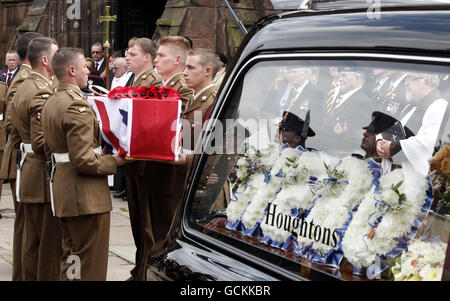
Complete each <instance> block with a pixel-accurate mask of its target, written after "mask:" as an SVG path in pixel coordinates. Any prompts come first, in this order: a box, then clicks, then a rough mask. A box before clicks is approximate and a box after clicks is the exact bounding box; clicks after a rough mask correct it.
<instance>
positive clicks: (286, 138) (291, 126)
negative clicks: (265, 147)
mask: <svg viewBox="0 0 450 301" xmlns="http://www.w3.org/2000/svg"><path fill="white" fill-rule="evenodd" d="M304 127H305V122H304V121H303V119H301V118H300V117H298V116H297V115H295V114H293V113H291V112H288V111H285V112H283V119H282V120H281V122H280V127H279V129H280V141H281V142H282V143H283V144H287V145H288V146H289V147H292V148H297V147H298V146H301V147H303V148H305V142H306V139H307V138H308V137H313V136H315V135H316V133H315V132H314V131H313V130H312V129H311V128H310V127H308V129H307V130H306V129H305V130H304Z"/></svg>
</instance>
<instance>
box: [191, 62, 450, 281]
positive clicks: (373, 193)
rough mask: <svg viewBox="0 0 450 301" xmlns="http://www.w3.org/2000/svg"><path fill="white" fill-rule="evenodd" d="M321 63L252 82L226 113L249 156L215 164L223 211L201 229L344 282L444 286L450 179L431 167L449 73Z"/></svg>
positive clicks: (257, 71) (260, 69) (443, 135)
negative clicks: (236, 126) (236, 124)
mask: <svg viewBox="0 0 450 301" xmlns="http://www.w3.org/2000/svg"><path fill="white" fill-rule="evenodd" d="M314 63H317V64H314ZM314 63H312V62H309V63H304V62H302V63H298V62H291V63H290V64H289V63H286V61H283V62H263V63H259V64H256V65H255V66H254V67H252V68H251V69H250V70H249V71H248V72H247V74H246V76H245V79H244V81H245V87H246V89H237V92H236V93H235V95H234V98H233V101H234V102H235V103H236V105H235V106H233V108H235V107H239V110H236V109H234V110H235V111H233V112H230V113H228V112H226V113H225V117H226V118H230V117H231V118H233V119H234V120H240V123H239V124H240V126H243V127H245V128H246V130H247V132H246V134H245V135H244V137H240V138H238V140H239V139H241V140H240V144H242V145H243V147H244V151H243V152H242V153H241V154H238V155H234V156H233V155H227V154H224V155H217V154H215V155H212V156H209V158H208V160H207V163H206V165H205V169H204V171H203V175H212V174H214V175H215V176H217V177H218V178H219V179H222V181H220V180H219V181H218V183H217V182H215V183H214V185H215V187H219V188H220V189H216V190H214V189H211V187H212V186H208V185H211V182H209V183H208V181H206V182H205V183H203V184H204V185H203V184H202V185H200V186H202V187H201V188H200V189H198V190H197V192H196V200H197V201H198V202H202V201H203V202H206V201H205V200H206V199H209V202H211V201H214V200H216V201H215V203H214V205H213V206H212V207H214V209H212V210H209V211H208V213H207V214H206V215H204V216H202V215H201V214H200V217H203V218H199V219H197V222H198V223H199V224H200V225H202V226H203V227H205V228H208V229H210V230H215V231H217V232H218V233H220V234H221V235H225V236H228V237H232V238H234V239H236V240H240V241H243V242H245V243H248V244H250V245H252V246H253V247H256V248H259V249H263V250H265V251H267V252H269V253H272V254H275V255H277V256H281V257H284V258H286V259H288V260H290V261H293V262H298V263H300V264H301V265H306V266H309V267H312V268H314V269H317V270H320V271H321V272H325V273H328V274H330V275H332V276H333V277H337V278H340V279H346V280H366V279H371V280H372V279H378V280H396V281H402V280H424V281H429V280H442V279H444V280H445V275H446V273H445V270H446V269H447V270H448V269H449V267H446V265H445V264H446V257H447V255H446V254H447V253H448V250H447V244H448V238H449V234H450V219H449V216H448V211H445V210H444V209H442V208H443V206H442V202H445V200H446V199H445V197H444V196H445V195H446V193H447V194H448V185H446V183H448V182H446V181H447V179H448V178H447V176H448V171H447V172H446V171H437V170H435V169H430V165H429V160H430V159H431V158H435V157H434V156H435V155H436V152H437V151H438V150H439V149H441V148H442V147H443V146H445V142H446V141H448V140H449V138H450V137H448V136H447V135H448V134H449V133H450V132H449V131H448V128H447V127H448V125H447V121H448V102H447V99H448V96H449V91H450V89H449V88H448V87H449V86H447V85H448V83H447V82H444V81H443V80H442V79H443V78H444V77H443V75H444V74H443V73H442V70H432V71H429V70H428V71H426V72H425V71H422V70H421V72H418V71H417V66H414V67H415V68H414V69H413V68H412V67H411V66H406V65H401V64H397V65H396V64H390V65H389V67H388V65H387V64H386V63H384V64H383V63H372V64H373V65H372V66H371V65H370V64H368V63H367V62H365V63H359V62H350V63H346V64H343V63H342V62H340V64H333V65H324V63H323V62H314ZM290 86H291V87H290ZM383 86H384V87H383ZM426 92H427V93H426ZM256 107H259V108H260V109H259V110H257V112H256V111H255V110H254V109H253V110H249V108H256ZM251 119H253V120H257V122H249V121H248V120H251ZM262 120H263V121H262ZM225 136H226V140H227V139H228V141H231V140H232V141H236V137H235V136H234V132H233V133H232V134H228V132H227V133H226V134H225ZM441 153H442V151H441ZM438 155H439V154H437V156H438ZM441 157H442V156H441ZM444 157H445V156H444ZM223 158H226V160H221V159H223ZM223 161H226V162H227V163H226V164H224V165H222V167H221V168H220V164H221V163H220V164H219V162H223ZM435 165H437V164H435ZM224 166H226V167H225V168H224ZM432 166H433V164H432ZM433 173H438V174H439V177H437V176H436V175H435V176H433ZM205 178H208V176H206V177H205ZM438 178H439V179H440V181H439V180H436V179H438ZM438 182H439V183H438ZM439 185H440V186H439ZM442 186H444V188H442ZM438 187H439V189H438ZM219 190H220V191H219ZM438 190H441V191H442V193H441V195H440V196H439V195H438V194H437V191H438ZM208 191H209V192H208ZM213 191H214V192H213ZM208 193H209V197H205V196H206V195H208ZM200 196H201V198H200ZM218 199H220V200H221V201H220V203H221V204H220V206H219V204H218V203H219V202H218V201H217V200H218ZM210 207H211V206H210ZM220 219H222V222H220ZM294 270H295V268H294ZM447 273H448V271H447ZM302 276H305V275H302ZM306 276H307V275H306Z"/></svg>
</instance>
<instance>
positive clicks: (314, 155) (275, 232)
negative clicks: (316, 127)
mask: <svg viewBox="0 0 450 301" xmlns="http://www.w3.org/2000/svg"><path fill="white" fill-rule="evenodd" d="M324 159H325V161H327V162H328V164H334V165H336V164H337V163H338V162H339V160H337V161H335V162H333V161H332V160H329V157H326V155H322V154H321V153H318V152H304V153H303V154H302V155H301V156H300V157H299V158H298V157H294V158H290V157H286V161H285V166H286V169H287V170H286V177H285V180H284V181H283V183H282V185H281V191H280V192H279V193H278V194H277V195H276V198H275V200H274V201H273V202H272V205H273V206H276V207H274V208H276V213H277V214H279V213H281V214H282V215H283V216H292V213H293V212H302V213H303V214H302V215H304V214H305V213H306V211H307V210H309V209H310V208H311V207H312V206H313V200H314V194H313V193H312V191H311V189H310V182H311V178H323V177H325V176H326V175H327V170H326V168H325V164H324V163H325V162H324ZM264 221H265V219H263V222H262V223H261V229H262V230H263V232H264V236H265V238H266V240H267V239H270V240H271V242H272V243H273V242H275V243H278V244H279V245H280V244H282V243H284V242H286V240H287V239H288V238H289V236H290V235H291V233H292V231H294V230H296V229H294V228H293V227H292V224H288V225H283V227H281V228H280V227H278V225H277V224H276V223H275V224H274V223H270V222H264ZM293 224H294V225H295V223H293Z"/></svg>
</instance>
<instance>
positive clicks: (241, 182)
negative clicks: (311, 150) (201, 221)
mask: <svg viewBox="0 0 450 301" xmlns="http://www.w3.org/2000/svg"><path fill="white" fill-rule="evenodd" d="M279 152H280V145H278V144H273V145H271V146H270V147H269V148H267V149H265V150H256V149H255V148H254V147H250V148H249V149H248V150H247V152H246V154H245V156H244V157H242V158H240V159H239V160H238V162H237V163H236V177H237V180H236V182H235V183H233V184H234V185H233V186H237V187H236V192H235V193H234V197H235V198H233V200H232V202H230V203H229V205H228V207H227V210H226V214H227V220H228V221H230V222H231V223H232V224H235V223H236V222H237V221H239V220H240V219H241V217H242V214H243V213H244V212H245V210H246V209H247V207H248V205H249V203H250V202H251V201H252V199H253V198H254V196H255V194H256V193H257V192H258V191H260V190H261V189H263V188H264V187H265V186H266V185H265V175H264V172H268V171H270V169H271V167H272V165H273V164H274V162H275V160H276V159H277V158H278V155H279Z"/></svg>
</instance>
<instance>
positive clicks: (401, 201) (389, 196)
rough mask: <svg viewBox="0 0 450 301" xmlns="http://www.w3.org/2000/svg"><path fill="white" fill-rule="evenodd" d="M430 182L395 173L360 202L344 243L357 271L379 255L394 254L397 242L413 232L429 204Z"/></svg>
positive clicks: (400, 171) (404, 172) (406, 172)
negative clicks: (427, 196) (378, 188)
mask: <svg viewBox="0 0 450 301" xmlns="http://www.w3.org/2000/svg"><path fill="white" fill-rule="evenodd" d="M426 190H427V182H426V180H425V178H424V177H422V176H421V175H419V174H417V173H415V172H414V171H412V170H405V169H396V170H394V171H392V172H390V173H388V174H386V175H384V176H382V177H381V178H380V191H379V192H375V191H374V189H372V191H371V192H370V193H369V194H367V195H366V196H365V198H364V200H363V201H362V202H361V204H360V206H359V208H358V211H357V212H356V213H355V215H354V216H353V220H352V222H351V224H350V225H349V227H348V229H347V231H346V233H345V235H344V238H343V241H342V249H343V251H344V256H345V257H346V258H347V260H348V261H349V262H350V263H351V264H352V265H353V266H354V267H355V268H357V269H361V268H363V267H369V266H370V265H372V263H373V262H374V261H375V258H376V256H377V255H380V256H383V255H386V254H388V253H389V252H391V251H392V250H393V249H394V248H395V247H396V245H397V241H396V240H395V239H396V238H399V237H402V236H404V235H405V234H407V233H409V232H410V231H411V226H412V225H413V224H414V221H415V219H416V217H417V216H418V215H419V214H420V212H421V209H422V206H423V205H424V203H425V201H426Z"/></svg>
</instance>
